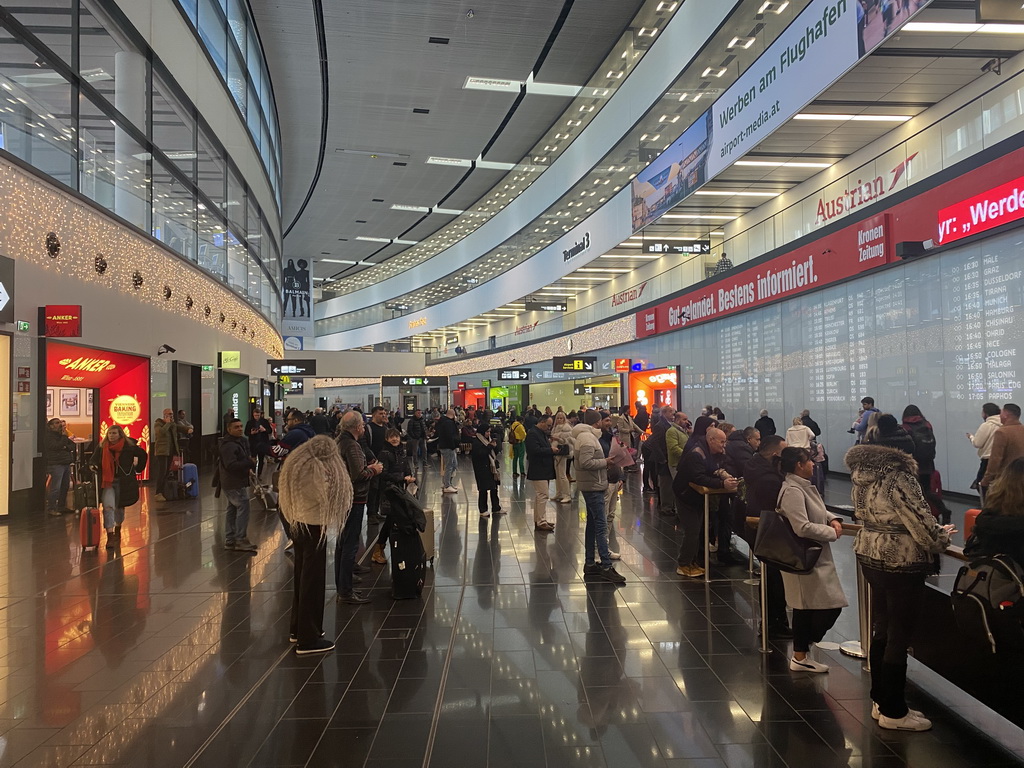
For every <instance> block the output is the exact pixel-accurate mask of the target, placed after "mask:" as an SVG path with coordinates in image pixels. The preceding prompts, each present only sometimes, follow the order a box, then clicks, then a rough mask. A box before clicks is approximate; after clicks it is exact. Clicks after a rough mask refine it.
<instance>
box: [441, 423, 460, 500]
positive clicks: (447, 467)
mask: <svg viewBox="0 0 1024 768" xmlns="http://www.w3.org/2000/svg"><path fill="white" fill-rule="evenodd" d="M436 434H437V452H438V453H440V454H441V465H442V473H443V474H442V477H441V493H458V492H459V489H458V488H456V487H455V486H454V485H453V484H452V483H453V481H454V479H455V470H456V468H457V467H458V466H459V459H458V456H457V455H456V453H455V451H456V450H457V449H458V447H459V425H458V424H456V423H455V411H454V409H452V408H449V409H448V411H447V412H446V413H445V414H444V415H443V416H442V417H441V418H439V419H438V420H437V432H436Z"/></svg>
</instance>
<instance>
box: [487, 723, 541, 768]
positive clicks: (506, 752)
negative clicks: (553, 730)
mask: <svg viewBox="0 0 1024 768" xmlns="http://www.w3.org/2000/svg"><path fill="white" fill-rule="evenodd" d="M487 735H488V749H487V765H488V768H540V767H541V766H546V765H547V758H546V756H545V753H544V738H543V736H542V734H541V727H540V718H539V717H537V716H534V715H524V716H519V717H495V718H491V720H490V722H489V723H488V727H487Z"/></svg>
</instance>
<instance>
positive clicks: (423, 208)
mask: <svg viewBox="0 0 1024 768" xmlns="http://www.w3.org/2000/svg"><path fill="white" fill-rule="evenodd" d="M391 210H392V211H415V212H416V213H430V209H429V208H427V207H426V206H423V205H399V204H397V203H396V204H395V205H392V206H391Z"/></svg>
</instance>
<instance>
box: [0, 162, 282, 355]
mask: <svg viewBox="0 0 1024 768" xmlns="http://www.w3.org/2000/svg"><path fill="white" fill-rule="evenodd" d="M0 200H3V201H4V212H5V215H4V220H3V222H2V223H0V251H3V252H4V253H5V254H7V255H8V256H10V257H11V258H14V259H16V260H18V261H25V262H29V263H32V264H35V265H37V266H40V267H42V268H44V269H48V270H53V271H54V272H59V273H60V274H61V275H62V276H63V277H69V278H72V279H75V280H78V281H80V282H83V283H97V284H100V285H103V286H104V287H106V288H108V289H110V290H115V291H119V292H121V293H123V294H126V295H129V296H134V297H136V298H137V299H138V300H139V301H140V302H142V303H144V304H148V305H150V306H151V307H154V308H158V309H160V310H162V311H164V312H173V313H174V314H176V315H180V316H181V317H187V318H189V319H190V320H192V321H194V322H196V323H199V324H200V325H205V326H207V327H209V328H215V329H216V330H217V331H218V332H220V333H223V334H225V335H227V336H233V337H235V338H237V339H239V340H240V341H244V342H246V343H248V344H251V345H253V346H255V347H257V348H259V349H261V350H263V351H264V352H266V353H267V354H268V355H271V356H273V357H283V356H284V344H283V342H282V339H281V335H280V334H279V333H278V332H277V329H276V328H275V327H274V326H273V325H272V324H271V323H270V322H269V321H268V320H267V319H266V318H264V317H263V315H261V314H260V313H259V312H257V311H256V310H255V309H253V307H252V306H251V305H249V304H248V303H247V302H246V301H245V300H244V299H242V298H241V297H239V296H238V295H236V294H235V293H234V292H233V291H232V290H230V289H229V288H228V287H227V286H224V285H221V284H219V283H218V282H216V280H215V279H214V278H213V277H212V276H210V275H207V274H206V273H204V272H202V271H201V270H200V269H199V268H198V267H194V266H192V265H191V264H189V263H188V262H187V261H184V260H183V259H181V258H180V257H179V256H178V255H177V254H175V253H174V252H173V251H170V250H169V249H167V248H165V247H163V246H161V245H159V244H157V243H155V242H152V241H150V240H148V239H146V238H145V237H142V236H141V235H139V234H137V233H136V232H133V231H131V230H130V229H128V228H126V227H124V226H123V225H121V224H119V223H118V222H117V221H115V220H114V219H113V218H111V217H110V216H107V215H105V214H104V213H103V211H101V210H98V209H96V208H93V207H92V206H91V205H89V204H87V203H85V202H82V201H80V200H77V199H75V198H73V197H71V196H69V195H67V194H65V193H63V192H61V191H60V190H58V189H57V188H55V187H53V186H50V185H49V184H47V183H46V182H45V181H44V180H43V179H40V178H38V177H36V176H34V175H32V174H31V173H28V172H27V171H23V170H22V169H21V168H19V167H18V166H16V165H14V164H12V163H10V162H7V161H5V160H3V159H0ZM197 303H198V304H199V306H200V307H202V306H206V307H207V311H206V312H205V313H204V312H202V311H197V310H196V304H197ZM215 312H216V315H214V313H215ZM218 317H219V318H220V322H217V320H218ZM227 319H230V320H231V322H230V323H228V324H224V325H222V324H221V323H223V322H224V320H227ZM228 326H230V328H229V327H228Z"/></svg>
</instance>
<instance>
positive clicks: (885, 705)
mask: <svg viewBox="0 0 1024 768" xmlns="http://www.w3.org/2000/svg"><path fill="white" fill-rule="evenodd" d="M861 567H862V569H863V571H864V578H865V579H867V582H868V584H870V585H871V700H872V701H874V702H875V703H876V704H878V709H879V710H880V711H881V713H882V714H883V715H885V716H886V717H894V718H900V717H903V716H904V715H906V714H907V700H906V692H905V689H906V683H907V649H908V648H909V647H910V641H911V639H912V637H913V634H914V630H915V629H916V628H917V620H918V616H919V615H920V609H921V602H922V600H923V597H924V591H925V589H926V587H925V583H924V574H921V573H890V572H887V571H879V570H877V569H875V568H871V567H868V566H866V565H862V566H861Z"/></svg>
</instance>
